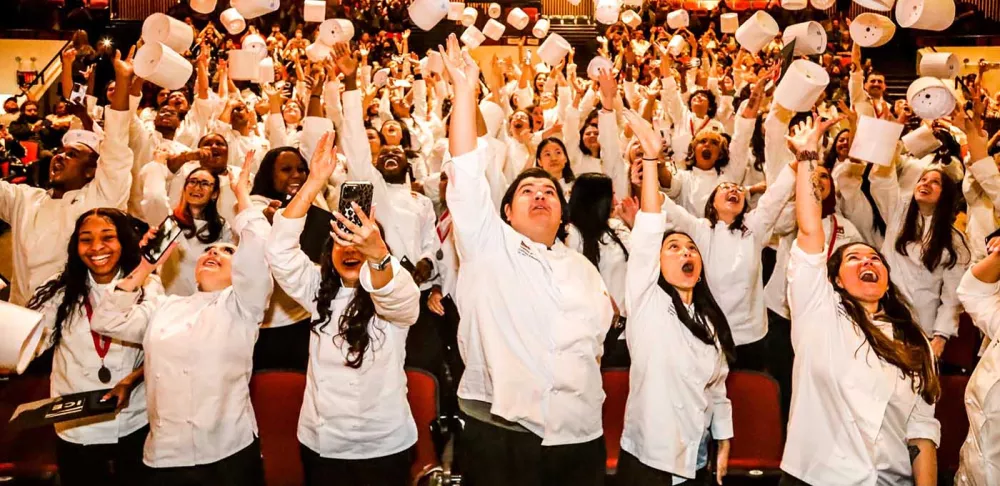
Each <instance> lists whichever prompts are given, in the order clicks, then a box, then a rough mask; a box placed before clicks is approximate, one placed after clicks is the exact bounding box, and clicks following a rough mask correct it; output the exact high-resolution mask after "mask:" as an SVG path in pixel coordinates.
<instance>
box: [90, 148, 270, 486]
mask: <svg viewBox="0 0 1000 486" xmlns="http://www.w3.org/2000/svg"><path fill="white" fill-rule="evenodd" d="M253 160H254V157H253V153H248V154H247V157H246V159H245V161H244V165H243V170H242V171H241V172H240V177H239V178H238V179H237V180H235V181H234V182H233V183H232V187H231V188H230V189H231V190H232V191H233V193H234V194H235V195H236V199H237V211H238V213H237V217H236V218H235V219H234V224H233V227H234V229H235V231H236V233H237V234H238V235H239V242H240V243H239V246H238V247H237V246H236V245H233V244H231V243H221V242H216V243H214V244H211V245H209V246H208V248H207V249H206V250H205V252H204V253H202V254H201V255H200V256H199V257H198V260H197V263H196V265H195V268H194V275H195V281H196V282H197V284H198V291H197V293H195V294H193V295H190V296H177V295H169V296H166V295H165V296H158V297H152V298H149V296H144V295H143V293H142V292H140V291H139V290H140V283H141V282H143V281H145V280H146V278H147V277H148V276H149V275H150V274H151V273H153V271H154V270H156V268H157V266H158V265H157V264H153V263H150V262H149V261H147V260H145V259H143V260H142V261H141V262H140V263H139V265H138V266H137V267H136V268H135V270H133V271H132V273H130V274H129V275H128V276H127V277H125V278H123V279H121V280H119V281H118V282H117V283H116V284H115V285H114V286H111V288H109V289H108V291H107V293H106V294H105V295H104V297H103V299H102V300H101V302H100V303H99V304H98V305H97V306H96V307H95V309H94V318H93V320H92V322H91V326H92V327H93V328H94V330H95V331H97V332H99V333H101V334H103V335H107V336H110V337H112V338H116V339H122V340H125V341H129V342H138V343H142V347H143V349H144V351H145V353H146V361H145V375H144V376H145V380H146V397H147V405H148V409H149V417H150V424H149V425H150V434H149V437H148V439H147V441H146V446H145V450H144V454H143V462H144V463H145V464H146V465H147V466H149V471H148V475H147V481H146V483H145V484H148V485H172V484H181V483H185V484H214V485H223V486H227V485H231V486H237V485H262V484H263V476H264V471H263V464H262V462H261V456H260V441H259V439H258V438H257V435H258V431H257V423H256V420H255V418H254V411H253V406H252V405H251V403H250V375H251V369H252V359H253V347H254V341H256V339H257V334H258V327H259V326H260V323H261V321H263V319H264V312H265V311H266V310H267V305H268V302H269V301H270V300H269V299H270V295H271V290H272V285H273V282H272V279H271V275H270V271H269V268H268V265H267V259H266V258H265V246H266V242H267V236H268V233H269V232H270V227H269V226H268V224H267V220H266V219H265V218H264V215H263V214H262V213H261V212H260V210H258V209H256V208H254V207H253V204H252V203H251V201H250V170H251V165H252V164H253ZM198 173H199V174H201V173H202V172H198ZM189 180H197V179H189ZM206 181H207V179H206ZM189 186H190V185H189ZM203 189H204V190H205V191H204V192H203V193H201V196H202V197H205V195H206V194H208V191H209V190H213V189H212V188H211V187H203ZM155 232H156V228H153V229H151V230H150V232H149V233H147V235H146V238H147V241H148V238H151V237H152V236H153V235H154V234H155ZM175 248H176V243H174V244H172V245H171V246H170V247H169V248H168V249H167V251H166V252H165V253H164V254H163V256H162V257H161V258H160V260H159V261H161V262H162V261H163V260H165V259H167V258H169V257H170V253H171V251H172V250H173V249H175Z"/></svg>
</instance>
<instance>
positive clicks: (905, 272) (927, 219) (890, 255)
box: [871, 171, 969, 337]
mask: <svg viewBox="0 0 1000 486" xmlns="http://www.w3.org/2000/svg"><path fill="white" fill-rule="evenodd" d="M889 173H890V176H889V177H874V176H873V177H872V178H871V181H872V196H873V197H874V198H875V203H876V204H877V205H878V206H879V211H881V213H882V217H883V218H885V221H886V230H885V242H884V243H883V244H882V254H883V255H885V259H886V263H888V264H889V268H890V269H892V271H891V272H890V275H889V278H890V279H891V280H892V282H893V283H894V284H896V288H898V289H899V291H900V292H901V293H902V294H903V296H904V297H906V299H907V301H908V302H909V303H910V305H911V306H912V307H913V311H914V318H916V320H917V322H918V323H919V324H920V327H921V328H923V330H924V332H925V333H927V335H928V336H934V335H941V336H944V337H951V336H955V335H957V334H958V315H959V314H961V312H962V307H961V305H960V303H959V301H958V295H957V293H956V290H957V289H958V283H959V281H961V279H962V274H963V273H965V269H966V267H968V265H969V250H968V246H967V245H966V243H965V237H964V236H962V234H961V233H960V232H958V231H957V230H954V229H953V230H952V232H951V234H952V245H953V246H954V248H955V252H956V258H957V261H956V262H955V265H954V266H953V267H951V268H947V267H946V266H945V265H944V263H945V259H946V258H947V257H948V255H947V253H944V254H942V256H941V259H942V262H941V263H939V264H938V266H937V268H935V269H934V270H933V271H931V270H928V269H927V267H925V266H924V264H923V262H922V261H921V257H922V256H923V249H922V244H920V243H917V242H912V241H911V242H910V243H908V244H907V245H906V252H907V254H906V255H903V254H901V253H899V252H898V251H896V240H897V239H898V238H899V235H900V233H902V231H903V225H904V224H905V222H906V213H907V211H908V210H909V208H910V204H911V201H912V200H913V191H912V189H911V190H909V191H905V192H904V191H903V190H902V189H901V187H900V185H899V184H897V183H896V180H895V177H894V176H895V172H893V171H889ZM917 216H918V221H917V227H918V228H919V229H920V233H922V234H923V236H922V238H921V241H924V240H927V239H929V238H930V236H931V235H930V224H931V218H932V217H931V216H922V215H920V214H919V213H918V215H917Z"/></svg>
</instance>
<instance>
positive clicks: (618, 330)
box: [601, 317, 632, 368]
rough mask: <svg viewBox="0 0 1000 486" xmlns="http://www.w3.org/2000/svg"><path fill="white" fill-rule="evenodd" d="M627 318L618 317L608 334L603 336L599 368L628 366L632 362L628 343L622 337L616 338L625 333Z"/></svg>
mask: <svg viewBox="0 0 1000 486" xmlns="http://www.w3.org/2000/svg"><path fill="white" fill-rule="evenodd" d="M627 325H628V322H627V320H626V319H625V318H624V317H622V318H620V319H618V322H616V323H615V324H614V325H613V326H611V329H608V335H607V336H605V337H604V356H603V357H602V358H601V368H628V367H629V366H630V365H631V364H632V358H631V357H630V356H629V354H628V345H627V344H626V343H625V340H624V339H618V338H619V337H621V335H622V334H624V333H625V326H627Z"/></svg>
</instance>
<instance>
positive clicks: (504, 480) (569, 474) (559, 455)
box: [456, 415, 607, 486]
mask: <svg viewBox="0 0 1000 486" xmlns="http://www.w3.org/2000/svg"><path fill="white" fill-rule="evenodd" d="M463 418H464V419H465V428H464V429H463V430H462V435H461V437H460V439H459V440H460V443H459V444H458V447H457V448H456V462H457V463H458V465H459V467H460V468H461V469H460V470H461V473H462V483H463V484H466V485H469V486H510V485H515V484H516V485H518V486H543V485H544V486H549V485H556V484H566V485H570V484H571V485H574V486H601V485H603V484H604V472H605V463H606V461H607V457H606V453H605V449H604V438H603V437H598V438H596V439H594V440H592V441H590V442H584V443H582V444H568V445H560V446H542V439H541V437H538V436H536V435H535V434H531V433H527V432H517V431H513V430H507V429H504V428H501V427H497V426H495V425H491V424H488V423H486V422H482V421H479V420H476V419H474V418H472V417H469V416H467V415H464V416H463Z"/></svg>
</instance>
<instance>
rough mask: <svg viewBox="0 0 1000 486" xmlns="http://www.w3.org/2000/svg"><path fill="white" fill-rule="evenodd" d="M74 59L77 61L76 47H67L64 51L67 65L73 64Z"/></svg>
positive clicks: (63, 58)
mask: <svg viewBox="0 0 1000 486" xmlns="http://www.w3.org/2000/svg"><path fill="white" fill-rule="evenodd" d="M73 61H76V49H73V48H72V47H67V48H66V49H64V50H63V51H62V62H63V64H65V65H68V66H71V65H73Z"/></svg>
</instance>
